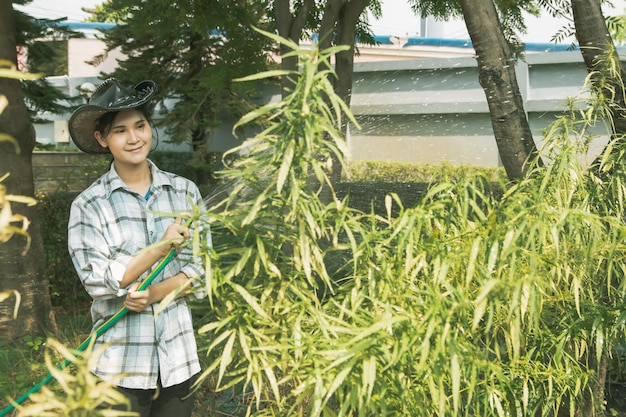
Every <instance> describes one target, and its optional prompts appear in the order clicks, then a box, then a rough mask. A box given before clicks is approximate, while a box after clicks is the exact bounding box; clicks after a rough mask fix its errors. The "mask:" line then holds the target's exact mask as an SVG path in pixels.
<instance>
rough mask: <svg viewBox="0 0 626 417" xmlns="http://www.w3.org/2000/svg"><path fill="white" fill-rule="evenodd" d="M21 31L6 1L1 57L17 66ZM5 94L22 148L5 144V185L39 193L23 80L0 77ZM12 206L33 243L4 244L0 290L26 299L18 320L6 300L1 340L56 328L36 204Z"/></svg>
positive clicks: (5, 124)
mask: <svg viewBox="0 0 626 417" xmlns="http://www.w3.org/2000/svg"><path fill="white" fill-rule="evenodd" d="M15 35H16V27H15V20H14V14H13V5H12V2H11V0H0V59H1V60H7V61H9V62H11V63H13V64H16V61H17V54H16V44H15ZM0 94H2V95H4V96H6V98H7V99H8V101H9V106H8V107H7V108H6V109H5V111H4V112H3V113H2V114H0V131H2V132H3V133H7V134H9V135H11V136H12V137H13V138H14V139H15V140H16V141H17V142H18V143H19V146H20V152H19V153H18V151H17V150H16V149H15V148H14V146H13V145H12V144H10V143H7V142H0V177H1V176H2V175H4V174H6V173H10V176H9V177H8V178H7V179H5V180H4V181H3V182H2V184H3V185H4V186H5V187H6V189H7V193H8V194H15V195H24V196H31V197H33V196H34V185H33V172H32V163H31V155H32V151H33V148H34V146H35V130H34V128H33V126H32V124H31V122H30V118H29V115H28V110H27V109H26V106H25V104H24V99H23V96H22V90H21V84H20V82H19V81H17V80H13V79H8V78H0ZM11 208H12V211H13V212H14V213H19V214H22V215H24V216H26V217H27V218H28V219H29V220H30V222H31V224H30V228H29V229H28V231H29V233H30V236H31V238H32V243H31V246H30V249H29V250H28V252H27V253H26V254H22V252H23V251H24V249H25V245H26V240H25V239H24V238H23V237H21V236H14V237H13V238H11V239H10V240H9V241H8V242H6V243H0V246H1V248H0V291H6V290H17V291H18V292H19V293H20V295H21V297H22V302H21V304H20V308H19V313H18V317H17V319H13V305H12V303H11V302H9V300H7V301H5V302H3V303H0V338H1V339H4V340H7V339H14V338H17V337H20V336H23V335H25V334H44V331H46V330H52V331H55V330H56V326H55V322H54V317H53V314H52V308H51V304H50V294H49V292H48V280H47V279H46V277H45V267H44V262H45V258H44V255H43V244H42V239H41V233H40V222H39V216H38V213H37V210H36V206H35V207H27V206H26V205H25V204H20V203H14V204H12V206H11ZM10 300H11V299H10Z"/></svg>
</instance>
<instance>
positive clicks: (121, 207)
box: [68, 161, 210, 389]
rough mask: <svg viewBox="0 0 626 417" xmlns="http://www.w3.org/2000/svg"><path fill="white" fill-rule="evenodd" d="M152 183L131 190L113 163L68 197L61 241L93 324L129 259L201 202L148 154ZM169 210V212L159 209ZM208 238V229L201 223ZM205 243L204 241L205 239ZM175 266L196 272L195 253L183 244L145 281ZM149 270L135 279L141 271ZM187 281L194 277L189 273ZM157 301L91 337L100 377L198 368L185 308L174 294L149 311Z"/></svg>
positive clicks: (103, 316)
mask: <svg viewBox="0 0 626 417" xmlns="http://www.w3.org/2000/svg"><path fill="white" fill-rule="evenodd" d="M149 164H150V169H151V171H152V186H151V192H150V195H149V196H148V198H147V199H146V198H144V196H143V195H139V194H138V193H136V192H134V191H131V190H130V189H129V188H128V187H127V186H126V185H125V184H124V182H123V181H122V180H121V179H120V177H119V175H118V174H117V172H116V171H115V167H114V164H111V168H110V170H109V171H108V172H107V173H106V174H104V175H103V176H102V177H100V178H99V179H98V180H96V181H95V182H94V183H93V184H92V185H91V186H90V187H89V188H87V189H86V190H85V191H83V192H82V193H81V194H80V195H79V196H78V197H76V199H75V200H74V201H73V203H72V206H71V210H70V220H69V224H68V248H69V252H70V256H71V258H72V262H73V263H74V267H75V268H76V271H77V272H78V275H79V278H80V280H81V282H82V284H83V286H84V287H85V289H86V290H87V292H88V293H89V295H91V297H92V299H93V303H92V306H91V315H92V320H93V323H94V329H96V328H97V327H99V326H100V325H101V324H102V323H104V322H105V321H106V320H107V319H108V318H110V317H111V316H113V315H114V314H115V313H117V312H118V310H120V308H122V307H123V305H124V298H125V295H126V293H127V288H121V287H120V282H121V281H122V277H123V275H124V272H125V271H126V267H127V266H128V263H129V261H130V259H131V258H132V257H133V256H134V255H135V254H136V253H137V252H139V251H140V250H141V249H144V248H146V247H147V246H149V245H150V244H153V243H156V242H158V241H159V240H160V239H161V237H162V236H163V233H164V232H165V229H166V228H167V226H169V225H170V224H171V223H172V222H173V221H174V216H175V215H176V214H178V213H181V212H193V207H194V206H196V207H197V206H201V205H202V196H201V195H200V192H199V190H198V187H197V186H196V185H195V184H194V183H193V182H191V181H189V180H187V179H185V178H183V177H180V176H177V175H174V174H171V173H168V172H164V171H161V170H159V169H158V168H157V167H156V165H154V164H153V163H152V162H151V161H149ZM166 214H171V215H172V216H169V215H166ZM204 233H206V236H207V238H208V239H209V240H210V233H209V231H208V230H207V231H205V232H204ZM209 244H210V242H209ZM179 272H183V273H184V274H185V275H187V277H189V278H192V279H194V278H198V277H202V276H203V275H204V270H203V268H202V263H201V261H200V259H194V258H193V256H192V254H191V248H189V246H187V247H184V248H183V249H182V250H180V252H179V253H178V254H177V255H176V257H175V258H173V259H172V260H171V261H170V262H169V264H168V265H167V266H166V267H165V268H164V269H163V271H162V272H161V273H160V274H159V276H157V277H156V278H155V279H154V281H153V283H157V282H159V281H162V280H164V279H167V278H169V277H172V276H174V275H176V274H178V273H179ZM148 274H149V271H147V272H146V273H144V274H143V275H142V276H141V277H140V278H139V281H141V280H143V279H145V278H146V277H147V276H148ZM193 281H194V282H195V285H200V284H199V282H197V281H198V280H196V279H194V280H193ZM157 308H158V304H155V305H152V306H150V307H149V308H147V309H145V310H144V311H142V312H139V313H137V312H128V313H127V314H126V315H124V316H123V317H122V318H121V319H120V320H119V321H118V322H117V323H116V324H115V325H114V326H113V327H111V328H110V329H109V330H107V331H106V332H105V333H104V334H102V335H101V336H100V337H99V338H98V339H97V340H96V346H95V347H94V349H98V347H99V346H100V345H102V344H106V347H105V348H104V351H103V353H102V355H101V356H100V358H99V360H98V361H97V364H96V365H95V368H94V369H92V371H93V372H94V374H96V375H98V376H99V377H101V378H104V379H110V378H112V377H114V376H119V375H124V376H123V377H122V378H121V379H120V380H119V381H117V382H116V384H117V385H119V386H122V387H126V388H134V389H152V388H156V387H157V380H158V379H159V378H160V380H161V385H162V386H163V387H169V386H172V385H176V384H179V383H182V382H184V381H186V380H187V379H189V378H191V377H192V376H193V375H195V374H196V373H198V372H199V371H200V364H199V361H198V354H197V351H196V341H195V335H194V329H193V325H192V320H191V313H190V311H189V307H188V306H187V304H186V301H185V299H184V298H178V299H176V300H175V301H173V302H172V303H170V304H169V305H168V306H167V307H165V308H164V309H163V310H162V311H161V312H160V313H159V314H158V315H157V316H156V317H155V316H154V312H155V310H156V309H157Z"/></svg>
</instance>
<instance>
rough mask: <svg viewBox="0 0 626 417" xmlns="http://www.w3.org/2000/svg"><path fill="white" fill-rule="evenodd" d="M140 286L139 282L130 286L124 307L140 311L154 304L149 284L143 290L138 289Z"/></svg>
mask: <svg viewBox="0 0 626 417" xmlns="http://www.w3.org/2000/svg"><path fill="white" fill-rule="evenodd" d="M138 287H139V283H138V282H134V283H133V284H132V285H131V286H130V287H129V288H128V294H126V299H125V300H124V307H126V308H127V309H128V310H130V311H134V312H137V313H138V312H140V311H143V310H145V309H146V308H148V306H149V305H150V304H152V299H151V297H150V287H149V286H148V287H147V288H146V289H145V290H143V291H137V288H138Z"/></svg>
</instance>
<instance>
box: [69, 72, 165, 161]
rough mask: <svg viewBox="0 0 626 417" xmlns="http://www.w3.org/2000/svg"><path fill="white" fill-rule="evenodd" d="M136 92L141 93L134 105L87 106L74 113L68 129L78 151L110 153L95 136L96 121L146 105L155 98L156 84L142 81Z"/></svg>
mask: <svg viewBox="0 0 626 417" xmlns="http://www.w3.org/2000/svg"><path fill="white" fill-rule="evenodd" d="M134 90H135V91H137V92H139V97H138V99H137V100H134V101H133V102H132V103H124V104H123V105H115V103H113V105H111V106H108V107H106V108H104V107H100V106H94V105H91V104H85V105H83V106H81V107H79V108H78V109H76V110H75V111H74V113H73V114H72V116H71V117H70V120H69V122H68V128H69V132H70V136H71V138H72V141H73V142H74V144H75V145H76V147H77V148H78V149H80V150H81V151H83V152H85V153H90V154H107V153H109V149H108V148H103V147H102V146H100V144H99V143H98V141H97V140H96V137H95V136H94V133H95V131H96V120H98V118H100V117H101V116H102V115H103V114H105V113H109V112H114V111H121V110H127V109H134V108H137V107H140V106H142V105H144V104H146V103H147V102H148V101H150V99H152V97H153V96H154V93H155V92H156V84H155V83H154V81H150V80H147V81H142V82H141V83H139V84H137V85H136V86H135V88H134Z"/></svg>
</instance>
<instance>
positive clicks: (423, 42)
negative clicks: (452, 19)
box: [60, 21, 579, 52]
mask: <svg viewBox="0 0 626 417" xmlns="http://www.w3.org/2000/svg"><path fill="white" fill-rule="evenodd" d="M60 24H62V25H64V26H67V27H69V28H70V29H88V30H106V29H111V28H114V27H115V26H117V24H116V23H105V22H68V21H65V22H61V23H60ZM316 38H317V36H314V37H313V39H314V40H315V39H316ZM392 38H399V37H398V36H392V35H375V36H374V41H375V42H376V43H378V44H382V45H393V44H394V42H393V41H392ZM408 46H439V47H451V48H472V47H473V46H472V41H471V40H469V39H447V38H421V37H408V38H407V41H406V42H405V43H404V44H403V45H402V47H403V48H406V47H408ZM578 49H579V48H578V45H572V44H561V43H551V42H527V43H525V44H524V50H526V51H533V52H562V51H572V50H578Z"/></svg>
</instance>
